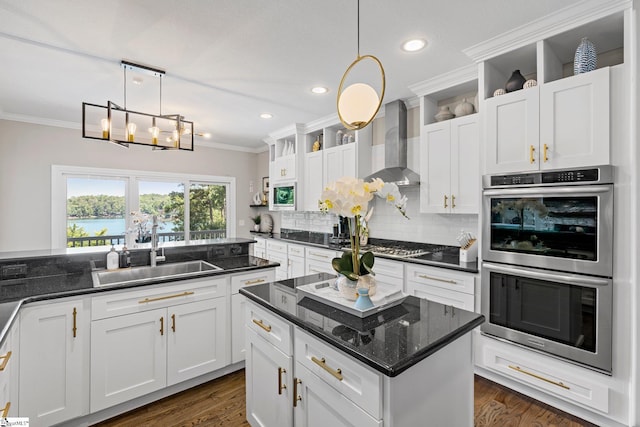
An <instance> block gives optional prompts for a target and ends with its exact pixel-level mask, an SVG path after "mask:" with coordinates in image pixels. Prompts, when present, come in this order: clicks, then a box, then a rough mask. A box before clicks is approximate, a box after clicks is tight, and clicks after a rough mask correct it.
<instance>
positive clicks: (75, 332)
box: [71, 307, 78, 338]
mask: <svg viewBox="0 0 640 427" xmlns="http://www.w3.org/2000/svg"><path fill="white" fill-rule="evenodd" d="M77 318H78V310H76V308H75V307H73V328H71V331H72V332H73V337H74V338H75V337H76V334H77V332H78V323H77Z"/></svg>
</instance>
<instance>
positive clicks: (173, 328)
mask: <svg viewBox="0 0 640 427" xmlns="http://www.w3.org/2000/svg"><path fill="white" fill-rule="evenodd" d="M171 330H172V331H173V332H175V331H176V315H175V314H172V315H171Z"/></svg>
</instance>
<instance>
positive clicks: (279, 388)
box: [278, 366, 287, 394]
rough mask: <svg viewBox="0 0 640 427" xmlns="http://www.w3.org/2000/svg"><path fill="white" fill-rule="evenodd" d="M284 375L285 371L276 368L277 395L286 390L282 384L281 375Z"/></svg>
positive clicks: (285, 386)
mask: <svg viewBox="0 0 640 427" xmlns="http://www.w3.org/2000/svg"><path fill="white" fill-rule="evenodd" d="M286 373H287V370H286V369H284V368H281V367H279V366H278V394H282V390H284V389H286V388H287V385H286V384H284V383H283V382H282V374H286Z"/></svg>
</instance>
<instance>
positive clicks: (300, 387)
mask: <svg viewBox="0 0 640 427" xmlns="http://www.w3.org/2000/svg"><path fill="white" fill-rule="evenodd" d="M293 381H294V393H295V396H294V399H295V400H296V407H295V408H294V410H293V413H294V417H295V425H296V427H326V426H331V427H343V426H344V427H373V426H382V420H376V419H375V418H373V417H372V416H371V415H369V414H368V413H366V412H365V411H364V410H363V409H362V408H360V407H359V406H358V405H356V404H355V403H353V402H352V401H351V400H349V399H347V398H346V397H345V396H344V395H342V394H340V393H337V392H336V390H335V389H333V388H331V387H330V386H329V385H328V384H327V383H325V382H324V381H323V380H321V379H320V378H318V377H317V376H316V375H315V374H314V373H312V372H311V371H310V370H308V369H307V368H306V367H304V366H303V365H302V364H300V363H296V377H295V378H294V380H293ZM283 425H284V424H283Z"/></svg>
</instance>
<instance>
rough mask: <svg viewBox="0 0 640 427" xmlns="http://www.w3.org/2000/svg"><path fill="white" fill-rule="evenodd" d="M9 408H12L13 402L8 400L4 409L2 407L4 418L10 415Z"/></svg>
mask: <svg viewBox="0 0 640 427" xmlns="http://www.w3.org/2000/svg"><path fill="white" fill-rule="evenodd" d="M9 408H11V402H7V404H6V405H4V409H2V418H7V415H9Z"/></svg>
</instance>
